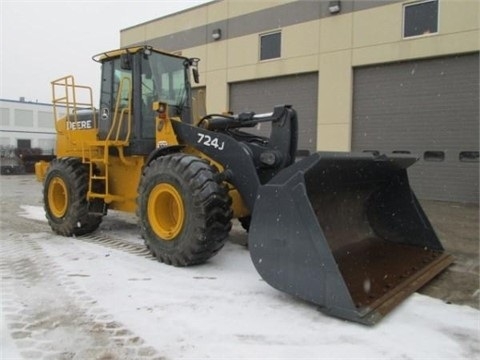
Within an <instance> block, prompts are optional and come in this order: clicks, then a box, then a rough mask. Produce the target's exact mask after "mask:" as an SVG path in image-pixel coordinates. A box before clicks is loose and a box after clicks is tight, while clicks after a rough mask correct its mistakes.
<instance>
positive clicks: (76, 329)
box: [0, 216, 164, 360]
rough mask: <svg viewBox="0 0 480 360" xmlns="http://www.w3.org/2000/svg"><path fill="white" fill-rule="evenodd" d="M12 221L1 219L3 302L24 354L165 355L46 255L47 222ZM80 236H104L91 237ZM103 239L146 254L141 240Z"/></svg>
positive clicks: (51, 356) (59, 356)
mask: <svg viewBox="0 0 480 360" xmlns="http://www.w3.org/2000/svg"><path fill="white" fill-rule="evenodd" d="M9 217H10V216H9ZM8 220H9V221H8V222H7V221H5V219H2V223H3V224H2V227H3V230H4V231H6V232H7V233H8V236H7V237H6V239H5V240H0V242H1V247H0V252H1V259H0V274H1V277H2V307H3V316H4V318H5V319H6V323H7V327H8V329H9V332H10V335H11V337H12V338H13V340H14V342H15V344H16V345H17V347H18V349H19V352H20V354H21V356H23V357H24V358H25V359H46V360H50V359H109V360H110V359H112V360H113V359H132V358H135V359H146V360H147V359H164V358H163V357H161V356H159V354H158V353H157V351H156V349H154V348H153V347H151V346H148V345H146V344H145V342H144V340H143V339H142V338H140V337H139V336H136V335H135V334H134V333H132V332H131V331H130V330H129V329H127V328H126V327H125V326H124V325H123V324H121V323H119V322H117V321H115V319H114V317H113V316H112V315H110V314H109V313H108V311H106V310H104V309H101V308H100V307H98V306H96V301H95V300H94V299H92V298H91V297H89V296H88V294H87V293H86V292H85V291H83V290H82V289H81V288H80V287H78V286H76V284H75V281H74V279H73V278H72V276H68V275H66V274H63V272H62V269H61V268H60V267H59V266H58V265H57V264H56V263H55V261H54V260H53V259H50V258H49V257H48V256H46V254H45V253H44V251H43V250H42V247H41V245H40V244H41V242H42V241H48V238H49V237H50V236H51V235H50V234H49V231H48V225H45V226H41V225H40V224H38V223H37V222H35V226H34V227H33V228H32V221H28V220H27V219H21V218H13V217H12V218H11V219H8ZM27 223H28V225H27ZM5 224H8V225H7V226H3V225H5ZM37 225H39V226H37ZM44 229H45V230H46V231H45V232H38V231H39V230H40V231H41V230H44ZM80 240H82V241H88V242H97V241H98V240H99V239H98V237H95V236H86V237H85V238H84V239H80ZM100 240H101V241H100V243H101V244H102V245H105V246H112V247H115V248H116V249H119V250H123V251H128V252H133V253H135V254H137V255H142V256H144V255H143V253H142V252H140V251H139V247H140V245H134V244H130V245H131V246H127V245H129V244H122V242H121V241H118V242H116V241H114V240H113V239H108V238H107V237H103V238H101V239H100ZM143 250H144V251H146V249H143Z"/></svg>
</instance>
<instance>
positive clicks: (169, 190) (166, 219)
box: [147, 183, 185, 240]
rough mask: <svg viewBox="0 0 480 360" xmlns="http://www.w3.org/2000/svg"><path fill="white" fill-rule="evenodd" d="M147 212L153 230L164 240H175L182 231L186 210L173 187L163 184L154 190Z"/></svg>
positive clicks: (151, 193)
mask: <svg viewBox="0 0 480 360" xmlns="http://www.w3.org/2000/svg"><path fill="white" fill-rule="evenodd" d="M147 212H148V220H149V222H150V226H151V227H152V230H153V231H154V232H155V233H156V234H157V235H158V236H159V237H161V238H162V239H164V240H173V239H174V238H175V237H177V236H178V234H180V232H181V231H182V228H183V223H184V221H185V209H184V207H183V201H182V197H181V196H180V194H179V192H178V191H177V189H175V188H174V187H173V186H172V185H170V184H165V183H163V184H158V185H156V186H155V187H154V188H153V189H152V191H151V192H150V196H149V197H148V204H147Z"/></svg>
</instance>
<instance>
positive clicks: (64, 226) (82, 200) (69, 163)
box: [43, 158, 102, 236]
mask: <svg viewBox="0 0 480 360" xmlns="http://www.w3.org/2000/svg"><path fill="white" fill-rule="evenodd" d="M87 190H88V170H87V168H86V167H85V165H83V164H82V163H81V161H80V160H79V159H76V158H60V159H54V160H52V162H51V163H50V166H49V168H48V171H47V174H46V176H45V182H44V187H43V201H44V207H45V214H46V217H47V220H48V223H49V225H50V227H51V228H52V230H53V231H54V232H55V233H57V234H59V235H63V236H79V235H84V234H88V233H90V232H92V231H94V230H96V229H97V228H98V226H99V225H100V223H101V222H102V216H101V215H98V214H89V212H88V207H89V203H88V201H87Z"/></svg>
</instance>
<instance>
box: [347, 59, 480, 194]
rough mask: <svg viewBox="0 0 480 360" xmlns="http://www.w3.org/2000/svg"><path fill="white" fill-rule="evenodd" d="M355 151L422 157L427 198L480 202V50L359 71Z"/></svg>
mask: <svg viewBox="0 0 480 360" xmlns="http://www.w3.org/2000/svg"><path fill="white" fill-rule="evenodd" d="M352 149H353V150H354V151H379V152H399V153H411V154H415V155H418V156H419V157H420V160H419V161H418V162H417V163H416V164H415V165H414V166H412V167H411V168H410V169H409V177H410V180H411V184H412V187H413V188H414V190H415V192H416V194H417V196H418V197H419V198H424V199H434V200H445V201H460V202H473V203H478V195H479V193H478V188H479V166H478V151H479V58H478V53H474V54H466V55H459V56H451V57H443V58H434V59H428V60H418V61H408V62H402V63H395V64H386V65H380V66H369V67H361V68H356V69H354V101H353V134H352Z"/></svg>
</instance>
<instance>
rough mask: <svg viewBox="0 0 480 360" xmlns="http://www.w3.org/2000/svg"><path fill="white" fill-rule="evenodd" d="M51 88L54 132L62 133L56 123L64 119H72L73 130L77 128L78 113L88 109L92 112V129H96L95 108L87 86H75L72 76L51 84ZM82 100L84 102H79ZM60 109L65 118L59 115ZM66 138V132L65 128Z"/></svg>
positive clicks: (90, 90) (89, 88) (90, 91)
mask: <svg viewBox="0 0 480 360" xmlns="http://www.w3.org/2000/svg"><path fill="white" fill-rule="evenodd" d="M51 86H52V105H53V116H54V121H55V130H56V131H57V132H58V133H62V132H63V129H59V127H58V121H59V120H60V119H61V118H63V117H65V118H66V119H68V120H70V119H73V122H74V123H75V128H78V117H77V114H78V111H79V110H86V109H89V110H91V111H92V119H93V124H92V125H93V127H94V128H97V117H96V113H95V108H94V107H93V94H92V88H91V87H89V86H83V85H76V84H75V79H74V77H73V76H72V75H67V76H64V77H61V78H58V79H56V80H53V81H52V82H51ZM79 99H84V101H79ZM60 108H61V109H63V110H65V112H66V114H65V116H63V115H60ZM65 130H67V136H68V130H69V128H68V127H67V128H66V129H65Z"/></svg>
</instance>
